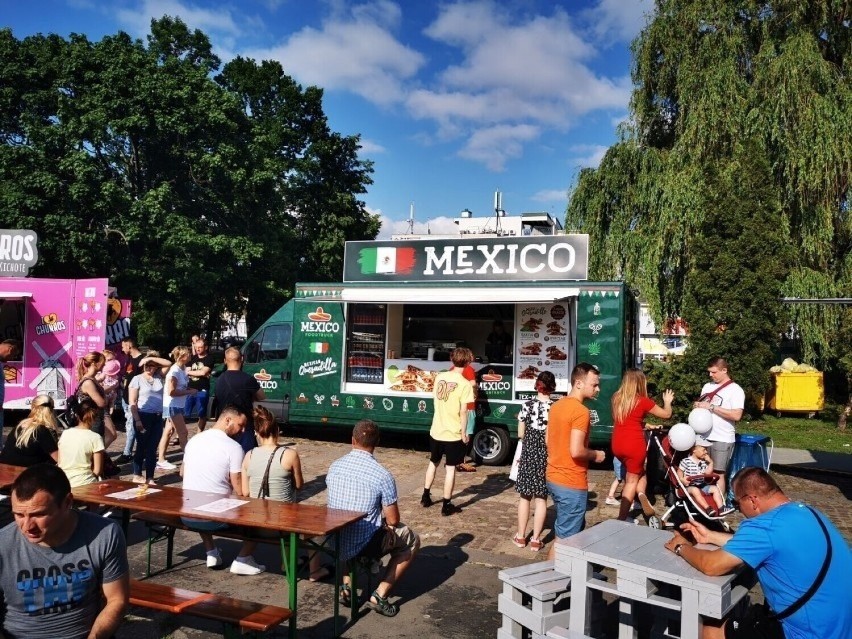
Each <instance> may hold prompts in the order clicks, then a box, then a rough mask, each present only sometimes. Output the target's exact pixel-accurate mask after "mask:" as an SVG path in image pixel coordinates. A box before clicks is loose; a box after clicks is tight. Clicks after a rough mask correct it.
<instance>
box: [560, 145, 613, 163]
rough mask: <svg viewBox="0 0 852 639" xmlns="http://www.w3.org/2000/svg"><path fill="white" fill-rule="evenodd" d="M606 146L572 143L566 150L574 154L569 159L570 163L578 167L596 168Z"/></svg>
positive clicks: (605, 150) (604, 152)
mask: <svg viewBox="0 0 852 639" xmlns="http://www.w3.org/2000/svg"><path fill="white" fill-rule="evenodd" d="M607 149H609V147H608V146H603V145H600V144H574V145H572V146H571V147H569V148H568V151H569V152H571V153H573V154H574V155H573V156H572V157H571V159H570V163H571V164H572V165H574V166H579V167H580V168H586V167H589V168H593V169H596V168H597V167H598V165H599V164H600V163H601V160H603V156H604V155H606V152H607Z"/></svg>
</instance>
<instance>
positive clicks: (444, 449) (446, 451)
mask: <svg viewBox="0 0 852 639" xmlns="http://www.w3.org/2000/svg"><path fill="white" fill-rule="evenodd" d="M466 451H467V446H466V445H465V443H464V442H463V441H462V440H460V439H457V440H455V441H452V442H442V441H440V440H438V439H434V438H432V437H429V461H430V462H432V463H433V464H435V465H436V466H437V465H438V464H440V463H441V457H444V456H446V458H447V461H446V464H447V466H458V465H459V464H461V463H462V462H463V461H464V454H465V452H466Z"/></svg>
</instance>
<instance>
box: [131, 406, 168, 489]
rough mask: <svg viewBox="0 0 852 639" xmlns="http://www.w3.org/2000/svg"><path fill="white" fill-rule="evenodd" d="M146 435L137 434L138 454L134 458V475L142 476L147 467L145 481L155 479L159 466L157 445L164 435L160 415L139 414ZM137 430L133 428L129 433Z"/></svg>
mask: <svg viewBox="0 0 852 639" xmlns="http://www.w3.org/2000/svg"><path fill="white" fill-rule="evenodd" d="M139 419H141V420H142V427H143V428H144V429H145V432H144V433H136V454H135V455H134V456H133V474H134V475H141V474H142V466H143V464H144V467H145V479H149V480H150V479H154V469H155V468H156V466H157V445H158V444H159V443H160V437H162V435H163V418H162V416H161V415H160V414H159V413H144V412H141V411H140V412H139ZM131 429H133V430H135V428H134V427H133V426H131V427H130V428H128V430H127V432H128V433H129V432H130V430H131Z"/></svg>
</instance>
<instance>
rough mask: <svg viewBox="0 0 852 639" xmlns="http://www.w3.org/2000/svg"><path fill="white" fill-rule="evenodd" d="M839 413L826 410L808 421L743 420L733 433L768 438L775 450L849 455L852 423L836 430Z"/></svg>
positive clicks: (766, 416) (832, 408)
mask: <svg viewBox="0 0 852 639" xmlns="http://www.w3.org/2000/svg"><path fill="white" fill-rule="evenodd" d="M839 410H840V408H839V407H837V406H827V407H826V409H825V410H824V411H823V412H821V413H820V414H819V415H817V416H816V417H814V418H812V419H808V418H807V417H806V416H804V415H795V416H793V415H790V416H787V415H785V416H783V417H775V416H774V415H770V414H769V413H765V414H763V415H759V416H757V418H752V419H751V420H749V421H746V419H745V418H744V419H743V420H742V421H740V422H739V423H738V424H737V430H738V431H739V432H741V433H757V434H760V435H769V436H770V437H771V438H772V441H773V442H774V443H775V445H776V446H778V447H779V448H799V449H802V450H820V451H825V452H829V453H847V454H852V423H851V424H850V426H848V427H847V428H846V430H845V431H842V430H838V428H837V417H838V415H839ZM850 421H852V420H850Z"/></svg>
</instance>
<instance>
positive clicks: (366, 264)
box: [358, 246, 415, 275]
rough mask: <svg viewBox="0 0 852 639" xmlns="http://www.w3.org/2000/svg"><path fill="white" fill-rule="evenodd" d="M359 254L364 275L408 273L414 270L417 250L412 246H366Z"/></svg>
mask: <svg viewBox="0 0 852 639" xmlns="http://www.w3.org/2000/svg"><path fill="white" fill-rule="evenodd" d="M358 256H359V257H358V264H360V265H361V274H362V275H408V274H409V273H411V272H412V271H413V270H414V262H415V252H414V249H413V248H410V247H395V246H379V247H372V248H364V249H361V250H360V251H359V253H358Z"/></svg>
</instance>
